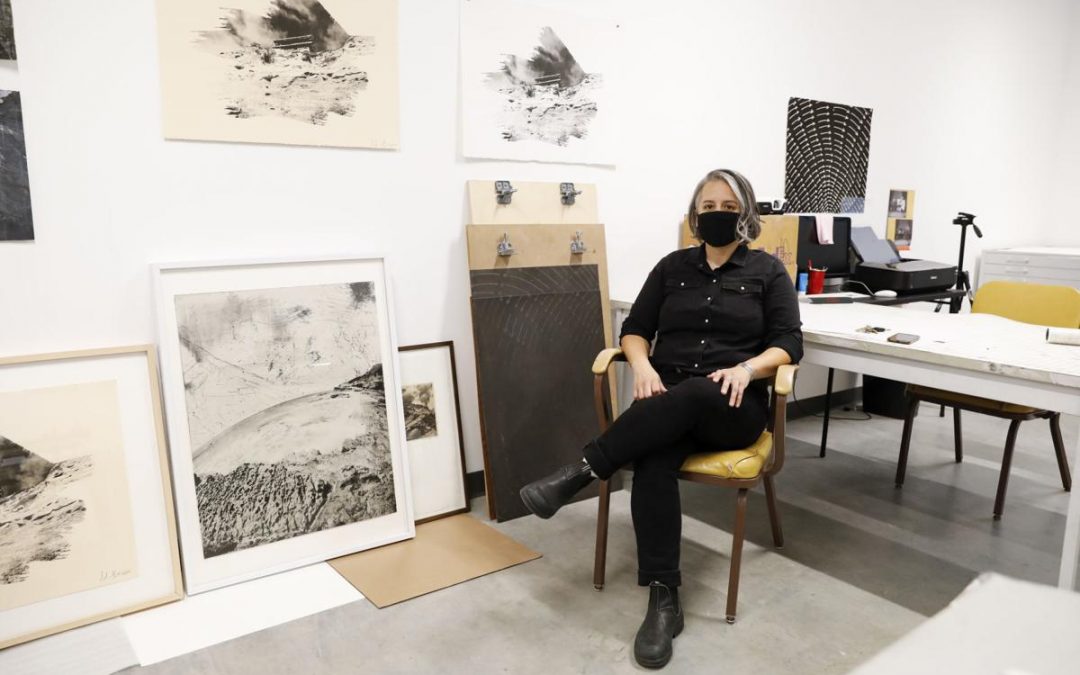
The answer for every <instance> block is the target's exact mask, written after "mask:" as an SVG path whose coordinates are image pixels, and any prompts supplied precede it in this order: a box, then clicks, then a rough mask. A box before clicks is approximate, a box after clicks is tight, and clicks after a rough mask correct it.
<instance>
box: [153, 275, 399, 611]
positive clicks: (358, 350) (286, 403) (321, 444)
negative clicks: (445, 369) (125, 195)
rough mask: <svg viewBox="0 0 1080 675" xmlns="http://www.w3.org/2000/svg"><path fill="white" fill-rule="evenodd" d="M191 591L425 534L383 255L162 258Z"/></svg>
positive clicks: (172, 437) (176, 464)
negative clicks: (413, 495) (413, 491)
mask: <svg viewBox="0 0 1080 675" xmlns="http://www.w3.org/2000/svg"><path fill="white" fill-rule="evenodd" d="M154 276H155V280H156V285H157V298H158V314H159V316H158V328H159V332H160V343H161V360H162V380H163V382H164V385H165V386H164V390H165V406H166V410H167V412H168V417H169V441H170V448H171V457H172V466H173V473H174V475H175V477H176V479H175V491H176V506H177V517H178V520H179V523H180V551H181V556H182V558H183V561H184V581H185V584H186V586H187V590H188V593H199V592H202V591H206V590H210V589H212V588H217V587H220V586H225V585H227V584H231V583H235V582H239V581H244V580H247V579H252V578H255V577H259V576H263V575H266V574H272V573H275V572H281V571H284V570H287V569H292V568H296V567H301V566H303V565H307V564H310V563H315V562H320V561H323V560H327V559H329V558H334V557H337V556H341V555H345V554H348V553H354V552H356V551H361V550H364V549H367V548H372V547H375V546H381V545H383V544H388V543H391V542H395V541H400V540H402V539H408V538H411V537H412V536H414V534H415V528H414V525H413V518H412V502H411V500H410V496H409V473H408V458H407V455H406V452H405V432H404V420H403V418H402V411H401V388H400V383H399V381H398V368H397V339H396V336H395V332H394V322H393V311H392V303H391V301H390V297H389V284H388V282H387V277H386V270H385V265H384V262H383V260H382V258H377V257H334V258H310V259H289V260H267V261H239V262H235V261H230V262H210V263H185V264H167V265H155V266H154Z"/></svg>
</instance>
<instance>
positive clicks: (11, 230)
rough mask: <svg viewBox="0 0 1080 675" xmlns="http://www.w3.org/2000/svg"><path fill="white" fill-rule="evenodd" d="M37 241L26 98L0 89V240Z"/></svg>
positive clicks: (17, 93)
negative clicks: (24, 108)
mask: <svg viewBox="0 0 1080 675" xmlns="http://www.w3.org/2000/svg"><path fill="white" fill-rule="evenodd" d="M33 238H34V217H33V214H32V212H31V210H30V176H29V174H28V172H27V169H26V139H25V137H24V136H23V118H22V98H21V97H20V96H19V92H17V91H7V90H4V89H0V241H25V240H30V239H33Z"/></svg>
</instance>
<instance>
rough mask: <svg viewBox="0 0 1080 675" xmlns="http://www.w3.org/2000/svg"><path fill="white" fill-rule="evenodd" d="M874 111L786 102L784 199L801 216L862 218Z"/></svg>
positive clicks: (797, 100) (803, 101)
mask: <svg viewBox="0 0 1080 675" xmlns="http://www.w3.org/2000/svg"><path fill="white" fill-rule="evenodd" d="M873 114H874V111H873V110H872V109H870V108H860V107H857V106H850V105H842V104H839V103H827V102H825V101H814V100H811V99H805V98H791V99H789V101H788V120H787V171H786V180H785V197H786V198H787V201H788V208H789V210H790V211H793V212H797V213H862V212H863V206H864V203H865V201H866V172H867V168H868V166H869V162H870V121H871V118H872V117H873Z"/></svg>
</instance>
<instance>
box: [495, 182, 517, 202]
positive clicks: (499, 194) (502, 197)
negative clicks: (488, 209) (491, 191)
mask: <svg viewBox="0 0 1080 675" xmlns="http://www.w3.org/2000/svg"><path fill="white" fill-rule="evenodd" d="M515 192H517V189H516V188H514V187H513V186H512V185H510V181H508V180H497V181H495V202H496V203H498V204H502V205H504V206H505V205H506V204H509V203H510V200H511V198H512V195H513V194H514V193H515Z"/></svg>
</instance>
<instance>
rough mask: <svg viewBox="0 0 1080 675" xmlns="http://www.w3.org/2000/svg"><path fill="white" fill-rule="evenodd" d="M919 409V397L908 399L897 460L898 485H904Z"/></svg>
mask: <svg viewBox="0 0 1080 675" xmlns="http://www.w3.org/2000/svg"><path fill="white" fill-rule="evenodd" d="M918 409H919V399H917V398H915V397H914V396H913V397H911V400H910V401H908V409H907V415H906V416H905V417H904V433H903V435H902V436H901V437H900V459H899V460H897V462H896V487H902V486H903V485H904V474H905V473H907V458H908V451H909V450H910V449H911V428H912V427H913V426H915V411H917V410H918Z"/></svg>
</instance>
